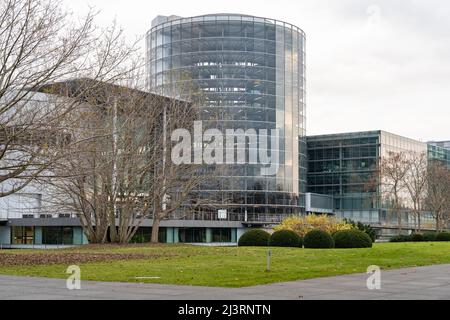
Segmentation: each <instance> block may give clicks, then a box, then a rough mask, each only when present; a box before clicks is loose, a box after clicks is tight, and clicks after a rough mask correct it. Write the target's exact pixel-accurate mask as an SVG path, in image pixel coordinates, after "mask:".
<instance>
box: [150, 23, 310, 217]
mask: <svg viewBox="0 0 450 320" xmlns="http://www.w3.org/2000/svg"><path fill="white" fill-rule="evenodd" d="M147 62H148V79H149V81H148V83H149V88H150V90H151V91H154V92H156V93H158V94H165V95H172V96H173V95H175V96H181V97H183V98H184V99H190V98H191V97H190V96H187V95H186V93H185V92H184V88H186V82H188V83H189V84H191V85H192V86H190V87H195V88H197V89H198V90H199V91H201V97H202V100H201V109H202V120H203V123H204V127H205V128H207V127H208V126H209V124H211V127H213V128H215V129H219V130H221V131H222V132H225V130H227V129H233V130H239V129H243V130H245V131H247V130H255V132H257V133H259V132H260V130H268V133H270V132H271V130H273V129H278V130H279V132H280V136H281V138H280V144H279V148H278V149H277V150H276V152H278V153H279V170H278V173H276V174H274V175H271V176H265V175H264V176H263V175H262V174H261V169H262V168H263V166H262V165H260V164H254V163H252V164H250V163H248V164H244V165H243V164H239V165H227V166H226V170H225V171H224V172H223V174H217V175H216V177H215V179H212V180H211V181H210V182H209V183H208V184H206V185H205V186H202V188H201V194H202V195H204V196H205V197H208V198H211V199H215V200H216V201H219V202H222V205H221V206H222V208H223V209H226V210H227V213H228V215H230V216H232V217H233V219H235V220H238V221H245V222H248V221H254V222H258V221H259V222H261V221H280V220H281V219H282V217H283V216H287V215H291V214H299V213H301V212H304V211H305V197H304V195H305V191H306V141H305V134H306V131H305V129H306V124H305V122H306V97H305V95H306V92H305V34H304V32H303V31H302V30H301V29H300V28H298V27H296V26H294V25H292V24H289V23H285V22H282V21H277V20H273V19H266V18H259V17H253V16H247V15H238V14H214V15H205V16H199V17H191V18H182V17H177V16H170V17H165V16H158V17H157V18H156V19H155V20H154V21H153V24H152V28H151V30H150V31H149V32H148V34H147ZM174 88H175V92H174ZM176 88H178V90H179V91H176V90H177V89H176ZM211 115H213V116H211ZM217 120H218V121H217ZM248 135H249V136H250V135H251V134H250V133H249V134H248ZM269 141H270V139H269ZM250 148H251V146H250ZM227 151H228V150H227ZM250 152H251V150H250ZM213 215H214V216H215V217H217V213H215V214H214V213H213ZM213 219H215V218H213Z"/></svg>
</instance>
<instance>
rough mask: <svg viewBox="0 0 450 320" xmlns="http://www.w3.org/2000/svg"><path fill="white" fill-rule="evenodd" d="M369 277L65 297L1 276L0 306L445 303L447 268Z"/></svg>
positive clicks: (92, 287) (110, 290)
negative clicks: (376, 281) (13, 302)
mask: <svg viewBox="0 0 450 320" xmlns="http://www.w3.org/2000/svg"><path fill="white" fill-rule="evenodd" d="M367 278H368V275H367V274H355V275H348V276H341V277H332V278H322V279H313V280H306V281H295V282H288V283H278V284H272V285H264V286H256V287H249V288H242V289H224V288H205V287H188V286H170V285H153V284H127V283H102V282H88V281H85V282H82V290H79V291H69V290H67V289H66V287H65V280H58V279H41V278H24V277H11V276H0V300H6V299H27V300H28V299H41V300H49V299H57V300H60V299H70V300H72V299H125V300H134V299H139V300H143V299H145V300H153V299H155V300H156V299H160V300H324V299H325V300H358V299H363V300H374V299H375V300H384V299H400V300H426V299H434V300H441V299H445V300H450V265H440V266H431V267H422V268H411V269H403V270H394V271H384V272H383V273H382V289H381V290H378V291H369V290H368V289H367V287H366V281H367Z"/></svg>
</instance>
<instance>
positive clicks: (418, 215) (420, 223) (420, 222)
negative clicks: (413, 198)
mask: <svg viewBox="0 0 450 320" xmlns="http://www.w3.org/2000/svg"><path fill="white" fill-rule="evenodd" d="M417 224H418V229H419V232H421V231H422V221H421V218H420V211H419V212H418V213H417Z"/></svg>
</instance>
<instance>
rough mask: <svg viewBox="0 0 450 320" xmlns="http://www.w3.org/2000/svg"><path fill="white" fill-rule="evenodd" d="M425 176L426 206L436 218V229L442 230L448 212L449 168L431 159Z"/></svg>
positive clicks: (449, 206)
mask: <svg viewBox="0 0 450 320" xmlns="http://www.w3.org/2000/svg"><path fill="white" fill-rule="evenodd" d="M427 178H428V181H427V194H426V204H427V208H428V209H429V210H430V211H431V213H432V214H433V216H434V218H435V220H436V230H437V231H442V230H443V229H444V228H445V222H446V221H447V220H448V214H449V212H450V199H449V195H450V170H449V169H448V168H447V167H446V166H445V165H444V164H442V163H440V162H438V161H433V162H432V163H431V164H430V166H429V169H428V177H427Z"/></svg>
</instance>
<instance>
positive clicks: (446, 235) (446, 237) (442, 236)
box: [436, 232, 450, 241]
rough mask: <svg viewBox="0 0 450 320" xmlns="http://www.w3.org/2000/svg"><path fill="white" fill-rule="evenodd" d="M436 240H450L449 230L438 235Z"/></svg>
mask: <svg viewBox="0 0 450 320" xmlns="http://www.w3.org/2000/svg"><path fill="white" fill-rule="evenodd" d="M436 241H450V233H449V232H441V233H438V234H437V236H436Z"/></svg>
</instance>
